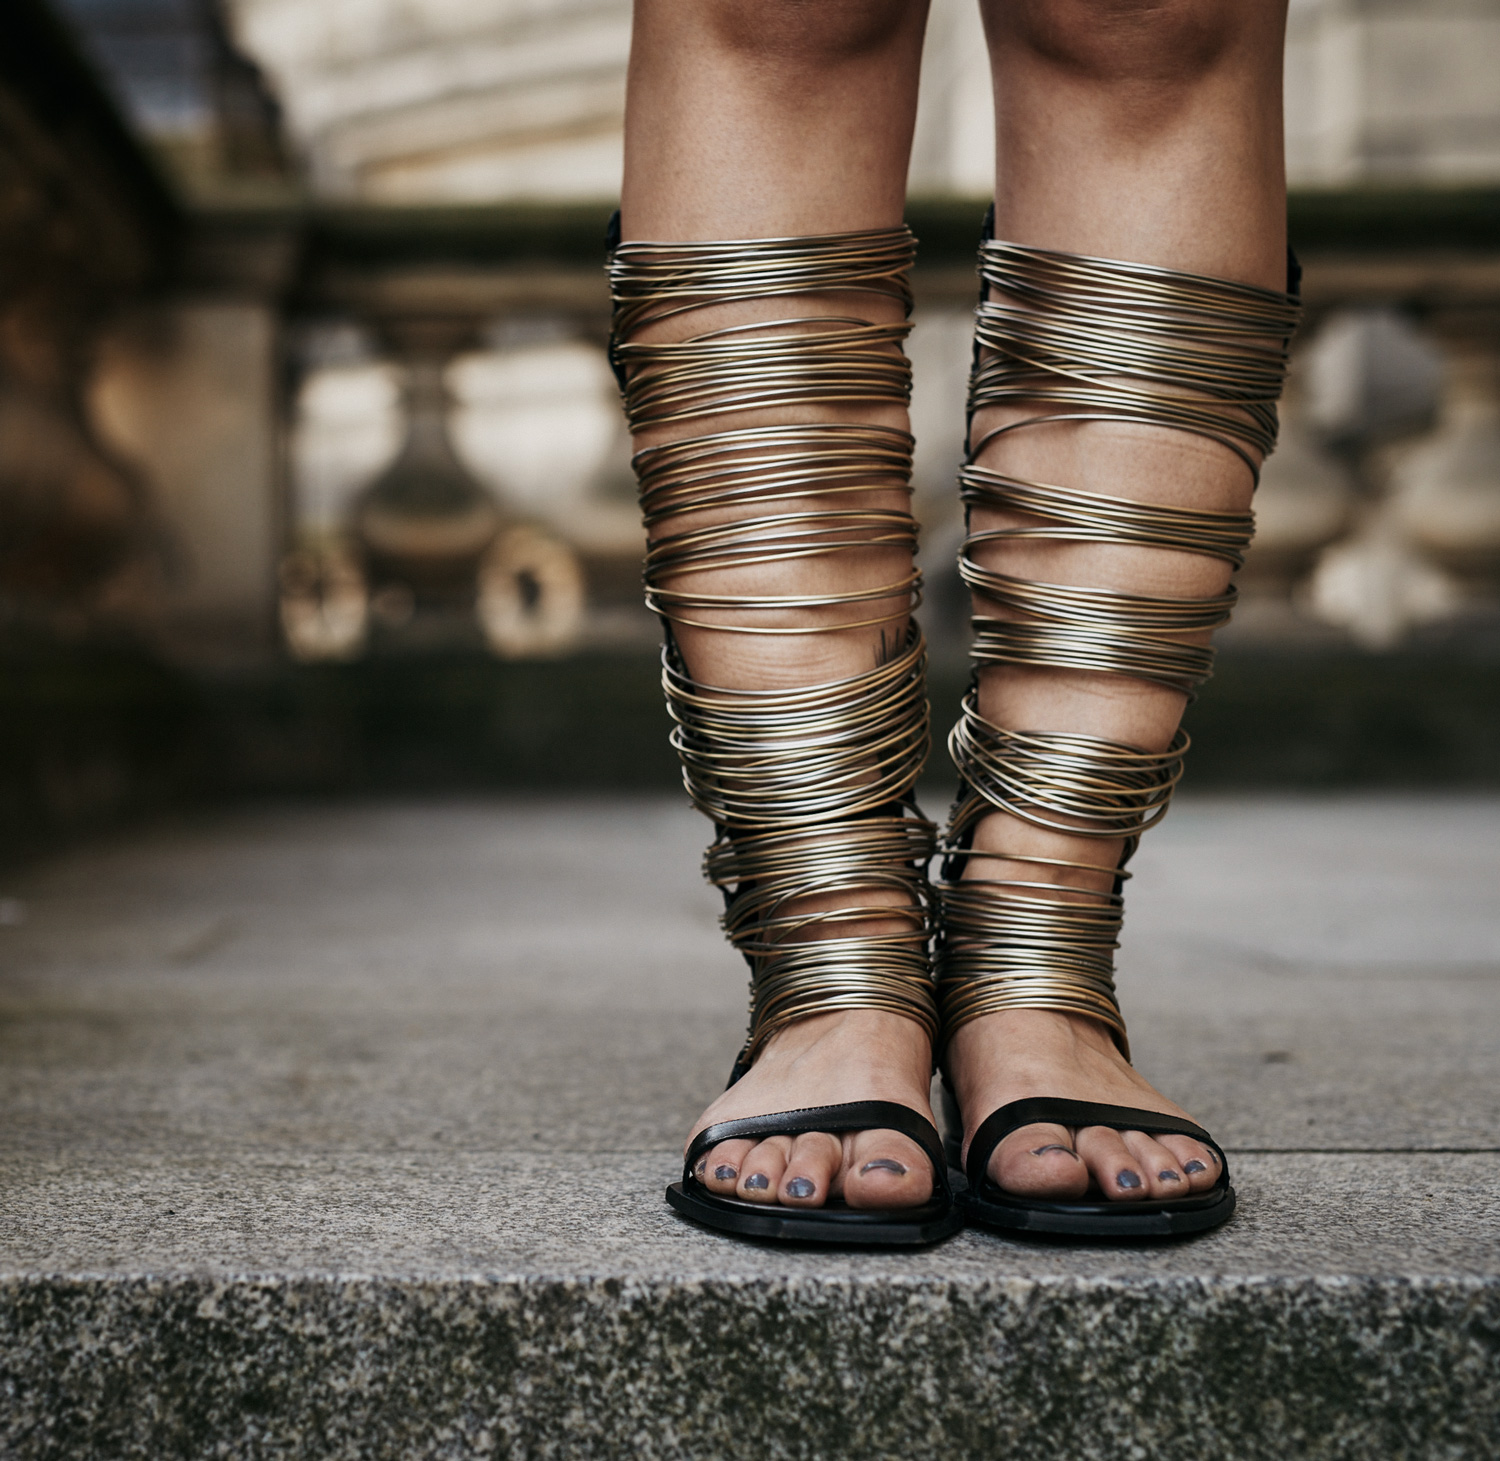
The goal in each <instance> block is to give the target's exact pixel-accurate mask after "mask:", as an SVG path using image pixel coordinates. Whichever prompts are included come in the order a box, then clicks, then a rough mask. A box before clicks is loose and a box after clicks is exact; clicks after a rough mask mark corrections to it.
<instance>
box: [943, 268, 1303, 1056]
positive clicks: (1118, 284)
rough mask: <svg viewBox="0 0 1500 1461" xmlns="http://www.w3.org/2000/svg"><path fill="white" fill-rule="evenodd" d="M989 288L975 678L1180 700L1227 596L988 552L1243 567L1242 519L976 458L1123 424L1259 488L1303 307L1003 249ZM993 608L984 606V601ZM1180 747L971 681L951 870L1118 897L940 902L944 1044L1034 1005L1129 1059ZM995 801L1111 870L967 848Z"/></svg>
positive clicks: (975, 482)
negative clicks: (1134, 976)
mask: <svg viewBox="0 0 1500 1461" xmlns="http://www.w3.org/2000/svg"><path fill="white" fill-rule="evenodd" d="M980 276H981V279H982V280H983V283H984V291H983V296H982V298H981V302H980V305H979V308H978V311H977V325H976V332H975V338H976V344H977V348H976V355H975V365H974V370H973V373H972V375H971V377H970V386H969V412H970V419H971V420H972V419H973V417H974V415H975V413H977V412H978V411H980V410H983V409H985V408H991V407H1001V408H1005V410H1006V415H1005V418H1004V419H1003V421H1002V424H1000V425H998V426H995V427H993V428H992V429H989V430H986V431H985V432H983V434H982V435H979V436H978V437H977V439H975V440H973V441H972V442H971V445H970V449H969V453H968V461H967V463H966V465H965V466H964V467H963V468H962V470H961V472H960V474H959V483H960V491H961V494H962V497H963V501H964V504H965V507H966V509H967V510H968V511H969V512H970V514H972V512H973V510H974V509H975V508H981V509H984V510H988V511H993V512H998V513H1002V514H1004V516H1005V519H1006V522H1007V525H1006V526H1004V527H999V528H994V529H990V530H988V531H984V532H975V531H971V532H970V533H969V535H968V536H967V537H966V539H965V540H964V544H963V548H962V549H961V552H960V562H959V571H960V574H961V576H962V578H963V580H964V582H965V583H966V584H967V585H968V587H969V588H970V589H971V590H972V591H973V593H974V595H975V597H976V598H977V599H978V600H979V601H980V605H981V608H980V610H979V611H977V612H976V613H975V615H974V619H973V625H974V645H973V651H972V653H973V658H974V660H975V662H976V664H977V665H978V666H981V667H982V666H986V665H989V666H999V665H1023V666H1028V667H1031V668H1045V669H1058V670H1076V671H1085V672H1089V673H1095V674H1112V675H1123V676H1127V677H1129V678H1132V679H1137V680H1145V681H1148V682H1150V683H1152V684H1157V685H1161V686H1164V687H1165V688H1167V689H1170V690H1173V691H1176V692H1177V693H1179V694H1181V695H1183V696H1184V697H1185V698H1186V699H1191V698H1192V696H1193V694H1194V692H1195V691H1196V689H1197V687H1198V686H1199V685H1201V684H1202V682H1203V681H1204V680H1205V679H1207V678H1208V676H1209V673H1210V671H1211V668H1212V663H1213V650H1212V649H1211V647H1210V646H1209V644H1208V643H1207V637H1208V635H1209V633H1211V631H1212V630H1214V629H1216V628H1218V627H1219V626H1221V625H1222V624H1224V623H1226V622H1227V621H1228V618H1229V615H1230V612H1231V610H1232V609H1233V607H1234V602H1235V592H1234V589H1233V588H1232V587H1231V588H1230V589H1228V590H1227V591H1226V592H1225V593H1222V594H1217V595H1214V596H1212V597H1208V598H1190V599H1181V598H1170V597H1165V596H1160V595H1151V594H1137V593H1125V592H1121V591H1119V590H1116V589H1106V588H1100V587H1096V586H1093V585H1089V584H1066V583H1051V582H1043V581H1038V580H1034V579H1027V578H1021V577H1017V576H1014V575H1011V574H1006V573H1000V572H996V571H995V570H993V569H989V568H986V567H985V566H983V565H982V564H981V563H980V562H979V561H978V557H979V554H980V552H981V551H982V550H983V549H985V548H986V547H988V546H989V545H992V544H996V543H1006V542H1025V541H1031V542H1036V541H1050V542H1059V543H1061V542H1068V543H1100V544H1112V545H1123V546H1130V547H1146V548H1158V549H1165V550H1168V551H1172V552H1178V553H1191V554H1197V555H1201V556H1206V557H1210V558H1215V559H1218V560H1220V561H1222V562H1226V563H1228V564H1229V565H1230V567H1231V569H1233V568H1238V567H1239V566H1240V564H1241V562H1242V561H1243V559H1244V551H1245V548H1246V547H1247V546H1248V544H1249V541H1250V536H1251V532H1252V530H1253V526H1254V519H1253V517H1252V515H1251V514H1249V513H1234V512H1212V511H1202V510H1198V509H1193V508H1186V507H1181V506H1171V505H1167V504H1161V503H1152V502H1142V501H1138V500H1136V499H1133V498H1125V497H1119V496H1111V495H1109V494H1106V493H1103V492H1093V491H1086V490H1082V489H1081V488H1078V487H1075V486H1066V485H1059V484H1055V483H1047V482H1037V481H1029V480H1026V479H1023V478H1019V477H1014V476H1009V475H1007V474H1005V473H1002V472H998V471H994V470H992V469H990V468H987V467H982V466H980V465H978V464H977V462H976V460H975V459H976V458H977V457H978V456H979V454H980V453H981V452H982V451H983V450H984V449H985V448H986V447H987V446H989V445H990V444H991V443H992V442H995V441H997V440H999V439H1001V438H1002V437H1005V436H1007V435H1010V434H1012V433H1015V432H1020V431H1028V430H1030V431H1036V430H1042V429H1045V428H1047V427H1049V426H1054V425H1057V424H1059V423H1077V422H1121V423H1130V424H1134V425H1142V426H1154V427H1160V428H1163V429H1165V430H1170V431H1177V432H1185V433H1188V434H1190V435H1193V436H1197V437H1201V438H1204V439H1207V440H1209V441H1213V442H1215V443H1217V444H1218V445H1220V446H1222V447H1224V448H1225V449H1226V450H1228V451H1230V452H1231V453H1233V455H1234V456H1236V457H1237V458H1238V459H1239V460H1240V461H1241V462H1243V463H1244V464H1245V466H1246V468H1247V470H1248V471H1249V472H1250V474H1251V477H1252V480H1254V479H1255V478H1256V477H1257V476H1258V473H1259V470H1260V463H1261V461H1262V460H1263V458H1264V457H1265V456H1266V455H1267V454H1268V453H1269V452H1270V451H1271V449H1272V448H1273V447H1274V445H1275V442H1276V431H1277V417H1276V402H1277V400H1278V398H1279V396H1280V393H1281V385H1282V380H1283V377H1284V375H1285V372H1286V364H1287V356H1288V350H1289V346H1290V340H1291V335H1292V333H1293V331H1294V330H1295V328H1296V324H1297V320H1298V318H1299V315H1300V308H1299V306H1298V303H1297V301H1296V299H1295V298H1294V297H1293V296H1291V295H1286V294H1279V293H1276V292H1275V291H1272V290H1266V289H1260V288H1257V287H1255V286H1253V285H1248V284H1239V283H1235V282H1233V281H1230V280H1223V279H1212V278H1207V277H1205V276H1202V275H1195V274H1185V273H1179V272H1177V271H1174V270H1170V269H1161V268H1155V267H1152V266H1149V265H1144V264H1133V263H1127V262H1122V261H1119V260H1112V259H1095V258H1087V257H1083V256H1081V255H1074V254H1064V253H1056V252H1052V251H1049V250H1045V249H1033V248H1025V247H1022V246H1020V245H1017V244H1010V243H1004V242H1000V241H990V242H986V243H985V244H984V245H983V246H982V247H981V253H980ZM985 605H988V606H990V608H989V609H988V611H986V610H985V609H984V607H983V606H985ZM1187 748H1188V737H1187V735H1186V733H1185V732H1182V731H1179V732H1178V733H1177V735H1176V737H1175V738H1174V739H1173V741H1172V743H1171V745H1170V746H1169V747H1168V748H1167V749H1166V750H1165V751H1161V752H1151V751H1146V750H1142V749H1141V748H1139V747H1135V746H1128V745H1122V744H1120V743H1117V742H1113V741H1108V740H1103V739H1100V738H1098V737H1094V736H1086V735H1069V734H1062V733H1058V732H1041V731H1023V730H1012V729H1008V728H1005V727H1001V726H997V725H994V724H992V723H991V722H989V721H987V720H986V719H984V717H983V716H981V715H980V713H979V702H978V695H977V693H976V692H975V691H971V692H970V693H969V695H968V697H967V698H966V699H965V701H964V706H963V713H962V716H961V718H960V720H959V723H958V724H957V725H956V726H955V727H954V730H953V733H952V735H951V737H950V739H949V749H950V751H951V752H952V755H953V759H954V762H955V764H956V765H957V767H958V770H959V774H960V778H961V779H960V790H959V797H958V800H957V802H956V803H955V805H954V809H953V813H952V815H951V817H950V820H949V825H948V829H947V832H946V834H945V837H944V842H943V849H944V852H945V853H946V854H947V858H948V861H947V863H946V866H945V874H946V876H948V877H949V878H950V879H954V878H957V877H959V875H960V874H961V873H962V872H963V871H964V870H965V869H966V867H968V866H969V865H970V864H978V865H980V866H981V867H982V864H983V863H984V862H986V861H1004V862H1007V863H1017V862H1019V863H1023V864H1025V863H1030V864H1036V865H1041V866H1046V867H1048V868H1056V869H1074V870H1082V871H1086V872H1090V873H1099V874H1109V875H1111V876H1112V879H1113V883H1114V890H1113V891H1111V892H1108V893H1103V892H1090V891H1089V890H1087V889H1084V888H1078V887H1074V886H1071V885H1068V884H1065V883H1059V882H1057V881H1025V880H1018V879H1014V878H989V879H986V878H983V877H968V878H964V880H962V881H950V882H948V883H947V884H946V885H945V886H944V887H943V888H942V889H941V892H940V903H941V910H942V925H943V937H942V943H941V946H940V948H939V951H938V981H939V993H940V1003H941V1006H942V1011H943V1026H944V1036H945V1038H946V1037H947V1036H949V1035H951V1034H952V1032H953V1031H954V1030H956V1029H957V1028H958V1027H959V1026H960V1025H962V1024H964V1023H965V1022H966V1021H968V1020H971V1019H974V1018H977V1017H978V1016H980V1015H984V1014H989V1013H993V1012H994V1011H997V1010H1003V1009H1016V1008H1033V1009H1035V1008H1042V1009H1054V1010H1062V1011H1066V1012H1070V1013H1076V1014H1084V1015H1088V1016H1089V1017H1091V1018H1093V1019H1097V1020H1099V1021H1101V1022H1102V1023H1103V1024H1104V1025H1106V1026H1107V1027H1108V1028H1109V1029H1110V1031H1111V1032H1112V1034H1113V1035H1114V1037H1115V1039H1116V1041H1117V1043H1118V1044H1119V1045H1120V1047H1121V1049H1122V1050H1125V1051H1127V1053H1128V1046H1127V1043H1126V1036H1125V1024H1124V1021H1123V1019H1122V1018H1121V1015H1120V1010H1119V1003H1118V1000H1117V998H1116V995H1115V987H1114V959H1113V955H1114V950H1115V948H1116V947H1117V945H1118V941H1119V931H1120V923H1121V919H1122V916H1123V900H1122V897H1121V895H1120V891H1119V889H1120V888H1121V887H1122V886H1123V882H1124V879H1125V878H1127V877H1128V876H1129V874H1128V873H1126V872H1124V864H1125V862H1126V860H1128V858H1129V857H1130V855H1131V853H1132V852H1133V851H1134V850H1135V847H1136V844H1137V842H1138V841H1139V838H1140V836H1141V834H1142V833H1143V832H1145V831H1147V830H1148V829H1149V828H1151V827H1153V826H1155V825H1156V823H1157V822H1159V821H1160V820H1161V819H1162V817H1163V816H1165V815H1166V811H1167V807H1168V804H1169V803H1170V801H1171V796H1172V792H1173V789H1174V788H1175V786H1176V785H1177V782H1178V780H1179V779H1180V778H1181V775H1182V759H1183V756H1184V754H1185V753H1186V751H1187ZM994 811H1003V812H1006V813H1009V814H1010V815H1011V816H1014V817H1017V818H1020V819H1021V820H1022V821H1024V822H1028V823H1030V824H1032V825H1034V826H1038V827H1042V828H1045V829H1047V830H1049V831H1054V832H1058V833H1061V834H1065V835H1069V836H1074V837H1091V838H1096V839H1098V840H1101V841H1116V840H1118V841H1121V842H1123V844H1124V853H1123V855H1122V857H1121V860H1120V863H1119V865H1118V866H1105V865H1103V864H1098V865H1096V864H1091V863H1077V862H1068V861H1066V860H1064V859H1058V858H1046V857H1029V856H1021V855H1013V854H1005V855H1004V856H1002V855H1000V854H988V853H979V852H975V851H974V850H973V848H972V837H973V833H974V828H975V827H976V825H977V824H978V823H979V822H980V821H981V820H983V818H985V817H986V816H988V815H989V814H990V813H991V812H994Z"/></svg>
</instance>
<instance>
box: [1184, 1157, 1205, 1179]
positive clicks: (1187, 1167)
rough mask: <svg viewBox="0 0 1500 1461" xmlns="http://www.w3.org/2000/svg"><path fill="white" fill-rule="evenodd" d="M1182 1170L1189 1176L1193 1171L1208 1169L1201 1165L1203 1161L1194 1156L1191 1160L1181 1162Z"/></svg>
mask: <svg viewBox="0 0 1500 1461" xmlns="http://www.w3.org/2000/svg"><path fill="white" fill-rule="evenodd" d="M1182 1170H1183V1171H1184V1172H1186V1173H1187V1174H1188V1176H1190V1177H1191V1176H1193V1175H1194V1174H1195V1173H1198V1172H1206V1171H1208V1168H1207V1167H1205V1166H1204V1165H1203V1163H1202V1162H1200V1161H1199V1160H1198V1158H1197V1157H1194V1158H1193V1160H1192V1161H1190V1162H1184V1163H1183V1164H1182Z"/></svg>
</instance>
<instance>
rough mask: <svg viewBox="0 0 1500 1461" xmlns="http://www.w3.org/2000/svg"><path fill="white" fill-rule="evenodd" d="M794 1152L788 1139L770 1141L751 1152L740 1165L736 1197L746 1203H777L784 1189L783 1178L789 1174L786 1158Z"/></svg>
mask: <svg viewBox="0 0 1500 1461" xmlns="http://www.w3.org/2000/svg"><path fill="white" fill-rule="evenodd" d="M791 1152H792V1139H791V1137H789V1136H772V1137H767V1138H766V1140H765V1141H763V1142H759V1143H758V1144H757V1145H755V1146H753V1147H751V1148H750V1150H749V1152H748V1153H746V1155H745V1158H744V1160H743V1161H741V1163H740V1176H739V1181H738V1183H736V1185H735V1192H734V1195H735V1196H736V1197H741V1198H743V1199H744V1200H745V1201H746V1202H775V1201H777V1200H778V1199H777V1193H778V1192H779V1191H780V1189H781V1176H782V1173H783V1172H785V1171H786V1162H787V1158H788V1157H789V1156H790V1155H791Z"/></svg>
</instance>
